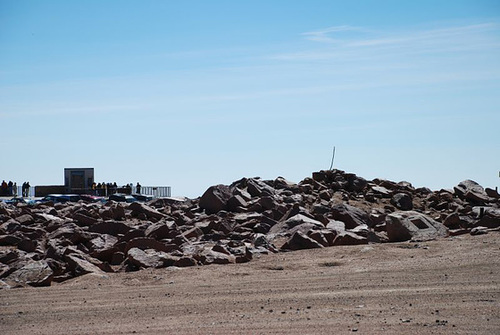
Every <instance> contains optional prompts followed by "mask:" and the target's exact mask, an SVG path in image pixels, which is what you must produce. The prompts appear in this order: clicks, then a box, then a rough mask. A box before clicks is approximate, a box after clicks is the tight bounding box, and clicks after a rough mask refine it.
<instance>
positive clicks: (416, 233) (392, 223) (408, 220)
mask: <svg viewBox="0 0 500 335" xmlns="http://www.w3.org/2000/svg"><path fill="white" fill-rule="evenodd" d="M386 230H387V236H388V238H389V241H391V242H401V241H408V240H419V241H427V240H432V239H435V238H438V237H444V236H447V235H448V228H446V227H445V226H444V225H443V224H442V223H439V222H437V221H435V220H433V219H432V218H430V217H428V216H427V215H424V214H422V213H418V212H415V211H407V212H395V213H392V214H389V215H387V217H386Z"/></svg>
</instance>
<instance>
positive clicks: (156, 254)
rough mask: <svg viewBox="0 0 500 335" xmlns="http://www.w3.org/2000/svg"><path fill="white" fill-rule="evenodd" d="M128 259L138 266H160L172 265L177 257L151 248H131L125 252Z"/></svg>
mask: <svg viewBox="0 0 500 335" xmlns="http://www.w3.org/2000/svg"><path fill="white" fill-rule="evenodd" d="M127 256H128V260H129V262H131V263H132V264H133V265H135V266H137V267H139V268H161V267H165V266H171V265H173V264H174V263H175V262H176V261H177V260H178V259H179V257H175V256H171V255H169V254H167V253H164V252H162V251H157V250H153V249H146V250H142V249H139V248H131V249H130V250H129V251H128V252H127Z"/></svg>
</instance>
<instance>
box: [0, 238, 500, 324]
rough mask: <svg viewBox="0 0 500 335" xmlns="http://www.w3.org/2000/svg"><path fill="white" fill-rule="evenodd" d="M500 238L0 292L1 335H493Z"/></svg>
mask: <svg viewBox="0 0 500 335" xmlns="http://www.w3.org/2000/svg"><path fill="white" fill-rule="evenodd" d="M499 256H500V233H498V232H491V233H489V234H487V235H480V236H470V235H462V236H457V237H453V238H446V239H441V240H438V241H431V242H420V243H393V244H374V245H363V246H346V247H331V248H325V249H321V250H318V249H316V250H306V251H297V252H290V253H281V254H273V255H264V256H261V257H260V258H259V259H255V260H253V261H252V262H250V263H246V264H236V265H211V266H204V267H191V268H182V269H179V268H164V269H155V270H150V269H148V270H143V271H139V272H133V273H119V274H108V275H106V276H96V275H87V276H83V277H79V278H75V279H73V280H70V281H67V282H64V283H62V284H57V285H53V286H51V287H45V288H21V289H10V290H0V333H1V334H348V333H349V334H350V333H360V334H500V257H499Z"/></svg>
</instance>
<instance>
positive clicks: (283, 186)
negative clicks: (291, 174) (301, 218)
mask: <svg viewBox="0 0 500 335" xmlns="http://www.w3.org/2000/svg"><path fill="white" fill-rule="evenodd" d="M273 186H274V188H275V189H277V190H289V191H292V192H293V193H296V192H298V191H299V185H297V184H295V183H293V182H291V181H288V180H286V179H285V178H283V177H278V178H276V179H275V180H274V183H273Z"/></svg>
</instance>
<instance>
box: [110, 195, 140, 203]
mask: <svg viewBox="0 0 500 335" xmlns="http://www.w3.org/2000/svg"><path fill="white" fill-rule="evenodd" d="M108 199H109V200H113V201H118V202H128V203H130V202H136V201H137V199H136V198H135V197H133V196H131V195H128V194H124V193H115V194H111V195H110V196H109V198H108Z"/></svg>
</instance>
